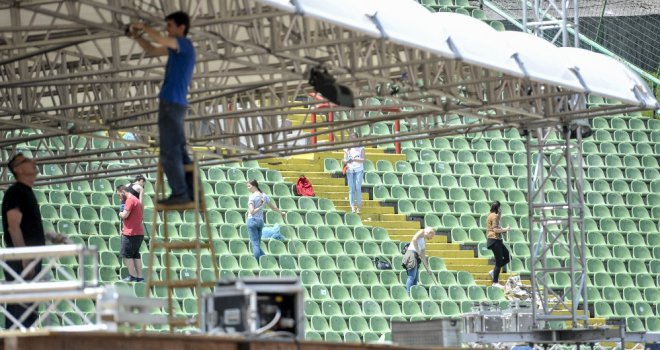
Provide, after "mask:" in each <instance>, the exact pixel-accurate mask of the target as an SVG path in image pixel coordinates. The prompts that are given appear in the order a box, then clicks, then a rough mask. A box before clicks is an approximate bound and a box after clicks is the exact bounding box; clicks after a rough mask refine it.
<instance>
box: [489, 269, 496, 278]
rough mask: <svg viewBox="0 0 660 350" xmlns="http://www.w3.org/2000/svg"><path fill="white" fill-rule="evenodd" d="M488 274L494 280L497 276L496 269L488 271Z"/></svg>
mask: <svg viewBox="0 0 660 350" xmlns="http://www.w3.org/2000/svg"><path fill="white" fill-rule="evenodd" d="M488 276H490V279H491V280H492V279H493V277H494V276H495V271H494V270H490V271H488Z"/></svg>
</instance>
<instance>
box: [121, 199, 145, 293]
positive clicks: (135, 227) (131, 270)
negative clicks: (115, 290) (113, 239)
mask: <svg viewBox="0 0 660 350" xmlns="http://www.w3.org/2000/svg"><path fill="white" fill-rule="evenodd" d="M123 195H124V196H125V198H126V203H124V210H122V211H121V212H120V213H119V217H121V218H122V219H123V220H124V225H123V227H122V230H121V251H120V252H119V255H120V256H121V257H122V258H124V265H126V267H127V268H128V277H126V278H124V281H127V282H142V281H144V278H143V277H142V260H141V259H140V246H141V245H142V241H143V240H144V223H143V221H144V210H143V208H142V203H141V202H140V199H139V198H138V197H136V196H134V195H133V194H132V193H130V192H129V191H126V190H125V189H124V191H123Z"/></svg>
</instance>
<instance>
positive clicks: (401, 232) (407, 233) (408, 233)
mask: <svg viewBox="0 0 660 350" xmlns="http://www.w3.org/2000/svg"><path fill="white" fill-rule="evenodd" d="M417 231H419V228H392V229H388V230H387V233H389V235H390V238H392V237H403V238H405V239H400V241H402V242H409V241H410V239H412V236H413V235H414V234H415V233H416V232H417ZM392 239H399V238H392Z"/></svg>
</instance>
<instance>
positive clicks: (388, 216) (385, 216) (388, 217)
mask: <svg viewBox="0 0 660 350" xmlns="http://www.w3.org/2000/svg"><path fill="white" fill-rule="evenodd" d="M383 208H384V209H390V210H392V211H394V208H392V207H383ZM360 217H361V218H362V220H369V221H401V222H406V216H405V215H401V214H394V213H382V214H381V213H369V212H368V211H366V210H362V211H361V213H360Z"/></svg>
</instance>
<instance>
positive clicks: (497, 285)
mask: <svg viewBox="0 0 660 350" xmlns="http://www.w3.org/2000/svg"><path fill="white" fill-rule="evenodd" d="M493 287H495V288H500V289H504V286H503V285H501V284H499V283H493Z"/></svg>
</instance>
